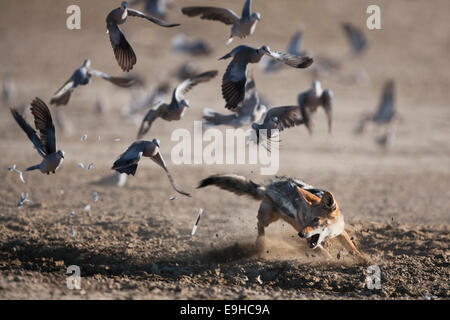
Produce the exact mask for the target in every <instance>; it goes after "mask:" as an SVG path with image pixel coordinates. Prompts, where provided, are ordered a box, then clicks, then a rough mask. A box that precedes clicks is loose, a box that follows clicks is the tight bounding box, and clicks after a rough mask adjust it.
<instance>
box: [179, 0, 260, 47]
mask: <svg viewBox="0 0 450 320" xmlns="http://www.w3.org/2000/svg"><path fill="white" fill-rule="evenodd" d="M251 3H252V1H251V0H246V1H245V4H244V8H243V9H242V14H241V17H240V18H239V17H238V16H237V14H236V13H234V12H233V11H232V10H229V9H225V8H216V7H185V8H182V9H181V12H183V14H185V15H187V16H189V17H196V16H200V18H201V19H207V20H215V21H220V22H223V23H225V24H226V25H232V27H231V35H230V38H229V39H228V42H227V44H230V43H231V42H232V41H233V38H234V37H239V38H241V39H242V38H245V37H247V36H249V35H251V34H253V32H254V31H255V28H256V24H257V23H258V21H260V20H261V15H260V14H259V13H257V12H255V13H251V8H250V7H251Z"/></svg>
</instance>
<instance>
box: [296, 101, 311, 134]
mask: <svg viewBox="0 0 450 320" xmlns="http://www.w3.org/2000/svg"><path fill="white" fill-rule="evenodd" d="M306 97H307V92H304V93H300V94H299V95H298V98H297V102H298V106H299V110H300V113H301V115H302V120H303V123H304V124H305V126H306V128H307V129H308V132H309V133H310V134H311V133H312V122H311V112H310V109H309V108H307V107H306V104H305V99H306Z"/></svg>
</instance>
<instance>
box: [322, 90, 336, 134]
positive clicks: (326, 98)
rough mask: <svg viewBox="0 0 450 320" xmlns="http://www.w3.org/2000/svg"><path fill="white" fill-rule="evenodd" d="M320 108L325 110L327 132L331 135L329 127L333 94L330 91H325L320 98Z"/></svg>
mask: <svg viewBox="0 0 450 320" xmlns="http://www.w3.org/2000/svg"><path fill="white" fill-rule="evenodd" d="M321 100H322V106H323V109H324V110H325V114H326V115H327V120H328V132H329V133H331V125H332V120H333V105H332V102H333V93H332V92H331V91H330V90H325V91H324V92H323V93H322V96H321Z"/></svg>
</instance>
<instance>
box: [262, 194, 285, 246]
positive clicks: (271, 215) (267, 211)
mask: <svg viewBox="0 0 450 320" xmlns="http://www.w3.org/2000/svg"><path fill="white" fill-rule="evenodd" d="M279 218H280V214H279V212H278V211H277V210H276V208H274V207H273V205H272V204H271V203H270V202H268V201H263V202H262V203H261V205H260V206H259V209H258V238H257V239H256V244H257V245H263V244H264V236H265V228H266V227H267V226H269V224H271V223H272V222H275V221H277V220H278V219H279Z"/></svg>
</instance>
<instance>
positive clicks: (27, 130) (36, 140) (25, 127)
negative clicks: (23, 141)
mask: <svg viewBox="0 0 450 320" xmlns="http://www.w3.org/2000/svg"><path fill="white" fill-rule="evenodd" d="M10 110H11V114H12V116H13V117H14V119H15V120H16V122H17V123H18V124H19V126H20V127H21V128H22V130H23V131H25V133H26V134H27V136H28V138H29V139H30V140H31V142H33V145H34V147H35V148H36V150H37V152H38V153H39V154H40V155H41V156H42V157H45V156H46V154H47V153H46V151H45V148H44V147H43V146H42V144H41V140H40V139H39V137H38V135H37V134H36V131H35V130H34V129H33V128H32V127H31V126H30V125H29V124H28V123H27V122H26V121H25V119H24V118H23V117H22V116H21V115H20V114H19V112H17V110H15V109H10Z"/></svg>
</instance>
